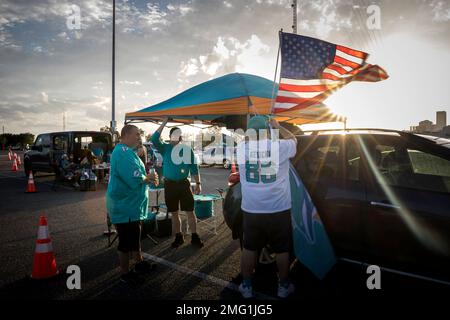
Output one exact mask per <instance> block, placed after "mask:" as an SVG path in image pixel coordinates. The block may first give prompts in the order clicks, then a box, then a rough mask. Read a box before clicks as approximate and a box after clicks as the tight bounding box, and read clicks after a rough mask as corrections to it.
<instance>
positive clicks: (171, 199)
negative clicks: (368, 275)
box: [164, 179, 194, 212]
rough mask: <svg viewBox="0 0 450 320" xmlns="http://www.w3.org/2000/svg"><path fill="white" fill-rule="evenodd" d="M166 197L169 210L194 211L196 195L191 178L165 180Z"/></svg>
mask: <svg viewBox="0 0 450 320" xmlns="http://www.w3.org/2000/svg"><path fill="white" fill-rule="evenodd" d="M164 198H165V201H166V206H167V211H168V212H175V211H178V210H181V211H194V196H193V195H192V190H191V184H190V183H189V180H187V179H185V180H181V181H172V180H167V179H165V180H164Z"/></svg>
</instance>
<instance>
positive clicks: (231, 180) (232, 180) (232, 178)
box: [228, 172, 240, 187]
mask: <svg viewBox="0 0 450 320" xmlns="http://www.w3.org/2000/svg"><path fill="white" fill-rule="evenodd" d="M239 181H240V178H239V172H233V173H231V174H230V175H229V176H228V186H229V187H231V186H234V185H235V184H236V183H239Z"/></svg>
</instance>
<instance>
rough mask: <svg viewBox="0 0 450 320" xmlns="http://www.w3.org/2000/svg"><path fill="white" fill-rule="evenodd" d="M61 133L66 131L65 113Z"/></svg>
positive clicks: (64, 113)
mask: <svg viewBox="0 0 450 320" xmlns="http://www.w3.org/2000/svg"><path fill="white" fill-rule="evenodd" d="M63 131H66V112H65V111H64V112H63Z"/></svg>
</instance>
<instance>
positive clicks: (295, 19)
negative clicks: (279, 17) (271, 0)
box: [291, 0, 297, 34]
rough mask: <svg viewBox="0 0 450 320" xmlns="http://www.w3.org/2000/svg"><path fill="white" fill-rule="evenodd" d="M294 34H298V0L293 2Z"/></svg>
mask: <svg viewBox="0 0 450 320" xmlns="http://www.w3.org/2000/svg"><path fill="white" fill-rule="evenodd" d="M291 7H292V32H293V33H295V34H297V0H292V5H291Z"/></svg>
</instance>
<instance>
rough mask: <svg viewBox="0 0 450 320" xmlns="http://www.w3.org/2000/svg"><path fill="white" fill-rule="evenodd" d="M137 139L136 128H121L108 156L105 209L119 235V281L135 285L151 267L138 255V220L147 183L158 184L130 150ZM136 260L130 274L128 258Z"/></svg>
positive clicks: (144, 210) (142, 217)
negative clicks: (117, 139) (141, 275)
mask: <svg viewBox="0 0 450 320" xmlns="http://www.w3.org/2000/svg"><path fill="white" fill-rule="evenodd" d="M139 139H140V134H139V129H138V128H137V127H136V126H133V125H125V126H124V127H123V129H122V131H121V142H120V143H119V144H117V145H116V147H115V148H114V151H113V153H112V155H111V166H110V175H109V183H108V190H107V192H106V209H107V211H108V214H109V217H110V219H111V222H112V223H113V224H114V225H115V228H116V230H117V233H118V236H119V245H118V248H117V249H118V251H119V261H120V270H121V273H122V276H121V281H123V282H126V283H131V284H135V283H137V282H140V277H139V274H145V273H148V272H149V271H150V270H152V268H153V267H154V265H152V264H150V263H148V262H146V261H144V259H143V258H142V254H141V221H142V220H145V219H146V218H147V216H148V184H150V183H155V184H157V183H158V176H157V175H156V174H146V171H145V167H144V164H143V163H142V161H141V160H140V159H139V157H138V155H137V154H136V152H135V151H134V148H136V147H137V145H138V142H139ZM132 257H133V258H134V259H135V260H136V262H137V263H136V265H135V267H134V270H131V271H130V266H129V264H130V258H132Z"/></svg>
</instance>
